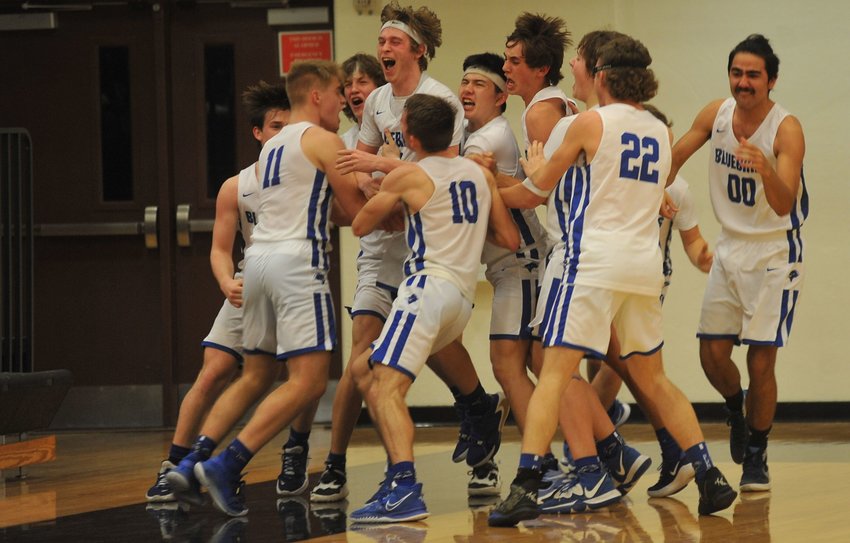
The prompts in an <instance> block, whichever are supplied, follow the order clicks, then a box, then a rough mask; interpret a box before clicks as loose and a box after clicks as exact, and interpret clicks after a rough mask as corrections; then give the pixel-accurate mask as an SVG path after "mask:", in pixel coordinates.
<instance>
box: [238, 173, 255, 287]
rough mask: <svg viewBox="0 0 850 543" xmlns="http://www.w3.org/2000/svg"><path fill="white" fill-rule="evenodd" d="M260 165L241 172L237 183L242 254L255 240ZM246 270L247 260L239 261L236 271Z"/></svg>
mask: <svg viewBox="0 0 850 543" xmlns="http://www.w3.org/2000/svg"><path fill="white" fill-rule="evenodd" d="M258 165H259V163H258V162H254V163H253V164H251V165H250V166H248V167H247V168H245V169H244V170H242V171H241V172H239V178H238V179H237V181H236V191H237V194H236V207H237V208H238V209H239V221H238V223H237V227H238V228H239V232H240V233H241V234H242V242H243V244H244V245H243V246H242V254H243V255H244V254H245V251H246V250H248V247H250V246H251V243H253V239H254V227H255V226H256V225H257V218H258V217H259V215H257V208H258V205H259V197H260V194H259V192H260V183H259V181H258V180H257V168H258ZM244 268H245V258H244V257H243V258H242V260H240V261H239V264H237V266H236V269H237V270H238V271H239V272H241V271H242V270H243V269H244Z"/></svg>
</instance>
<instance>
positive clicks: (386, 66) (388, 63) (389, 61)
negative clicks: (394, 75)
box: [381, 58, 395, 70]
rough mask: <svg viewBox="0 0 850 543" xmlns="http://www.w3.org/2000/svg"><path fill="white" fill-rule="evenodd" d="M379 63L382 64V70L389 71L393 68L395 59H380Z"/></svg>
mask: <svg viewBox="0 0 850 543" xmlns="http://www.w3.org/2000/svg"><path fill="white" fill-rule="evenodd" d="M381 62H382V63H383V64H384V69H385V70H389V69H390V68H392V67H393V66H395V59H392V58H382V59H381Z"/></svg>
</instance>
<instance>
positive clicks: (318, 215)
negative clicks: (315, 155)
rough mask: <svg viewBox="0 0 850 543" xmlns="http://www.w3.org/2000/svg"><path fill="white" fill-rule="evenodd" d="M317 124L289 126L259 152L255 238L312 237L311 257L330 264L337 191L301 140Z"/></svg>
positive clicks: (317, 263)
mask: <svg viewBox="0 0 850 543" xmlns="http://www.w3.org/2000/svg"><path fill="white" fill-rule="evenodd" d="M314 127H315V128H316V130H321V128H319V127H317V126H316V125H314V124H313V123H309V122H300V123H295V124H290V125H287V126H285V127H284V128H283V130H281V131H280V132H279V133H278V134H277V135H275V136H274V137H273V138H271V139H270V140H269V141H267V142H266V144H265V145H264V146H263V150H262V151H261V152H260V170H259V172H260V175H261V176H262V178H261V179H260V181H259V188H260V190H259V205H258V208H257V212H258V214H259V215H260V216H261V217H263V220H262V221H260V222H259V223H258V224H257V225H256V226H255V228H254V243H255V244H257V245H259V244H261V243H274V242H281V241H299V240H307V241H309V242H310V245H311V248H312V250H311V252H312V255H311V262H312V265H313V266H315V267H318V268H323V269H326V270H327V269H328V267H329V264H330V263H329V261H328V256H327V250H329V247H328V245H329V243H330V241H329V240H330V209H331V199H332V191H331V188H330V186H329V185H328V181H327V178H326V177H325V173H324V172H322V171H321V170H319V169H318V168H316V166H314V165H313V163H312V162H310V160H309V159H308V158H307V157H306V156H305V155H304V151H303V149H302V148H301V139H302V137H303V135H304V132H306V131H307V130H308V129H310V128H314Z"/></svg>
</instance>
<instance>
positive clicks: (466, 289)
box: [404, 157, 491, 302]
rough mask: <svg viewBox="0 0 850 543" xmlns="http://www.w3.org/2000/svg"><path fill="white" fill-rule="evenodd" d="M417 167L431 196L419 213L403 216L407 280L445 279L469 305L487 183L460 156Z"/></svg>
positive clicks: (486, 206)
mask: <svg viewBox="0 0 850 543" xmlns="http://www.w3.org/2000/svg"><path fill="white" fill-rule="evenodd" d="M418 165H419V167H420V168H422V170H423V171H424V172H425V173H426V174H427V175H428V177H430V178H431V180H432V181H433V183H434V193H433V194H432V195H431V198H429V199H428V201H427V202H426V203H425V205H423V206H422V208H421V209H420V210H419V211H417V212H416V213H409V212H408V214H407V218H406V220H405V236H406V239H407V246H408V247H409V248H410V254H409V256H408V258H407V260H406V261H405V263H404V272H405V276H411V275H416V274H425V275H435V276H439V277H443V278H445V279H447V280H449V281H451V282H452V283H453V284H454V285H455V286H456V287H457V288H458V289H459V290H460V292H461V293H462V294H463V296H464V298H466V299H467V300H469V301H470V302H472V301H473V300H474V298H475V285H476V283H477V281H478V266H479V259H480V255H481V250H482V248H483V247H484V238H485V237H486V236H487V226H488V222H489V216H490V205H491V196H490V189H489V188H488V186H487V180H486V178H485V177H484V173H483V172H482V171H481V168H480V167H479V166H478V165H477V164H476V163H474V162H472V161H471V160H469V159H466V158H463V157H454V158H444V157H427V158H424V159H422V160H420V161H419V162H418Z"/></svg>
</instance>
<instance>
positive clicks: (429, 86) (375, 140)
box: [360, 72, 463, 162]
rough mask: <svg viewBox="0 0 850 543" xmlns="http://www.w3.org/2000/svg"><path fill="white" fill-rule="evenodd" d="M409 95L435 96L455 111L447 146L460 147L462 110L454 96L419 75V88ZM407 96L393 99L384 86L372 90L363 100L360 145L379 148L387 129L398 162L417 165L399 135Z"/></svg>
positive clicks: (390, 92) (425, 74)
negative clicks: (364, 103) (402, 161)
mask: <svg viewBox="0 0 850 543" xmlns="http://www.w3.org/2000/svg"><path fill="white" fill-rule="evenodd" d="M412 94H428V95H431V96H438V97H440V98H443V99H445V100H446V101H448V102H449V103H450V104H452V106H453V107H454V108H455V111H456V112H457V114H456V115H455V125H454V132H453V134H452V142H451V144H450V145H449V146H450V147H451V146H452V145H460V141H461V138H462V137H463V106H462V105H461V103H460V100H458V98H457V96H455V94H454V93H453V92H452V91H451V90H450V89H449V88H448V87H446V86H445V85H443V84H442V83H440V82H439V81H437V80H436V79H434V78H432V77H431V76H429V75H428V74H427V73H424V72H423V73H422V75H421V77H420V78H419V84H418V85H417V86H416V90H414V91H413V92H412V93H411V95H412ZM408 98H409V96H393V88H392V85H391V84H389V83H387V84H386V85H382V86H380V87H378V88H377V89H375V90H373V91H372V92H371V93H370V94H369V96H368V97H367V98H366V105H365V106H364V109H363V123H362V124H361V126H360V141H362V142H363V143H364V144H366V145H369V146H370V147H380V146H381V145H383V144H384V143H386V142H385V141H384V137H385V135H384V130H386V129H388V130H389V131H390V134H391V135H392V138H393V140H394V141H395V144H396V145H398V148H399V150H400V151H401V159H402V160H406V161H409V162H414V161H416V156H415V153H414V152H413V151H411V150H410V149H409V148H408V147H407V145H405V143H404V136H402V133H401V114H402V111H403V109H404V102H405V101H407V99H408Z"/></svg>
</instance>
